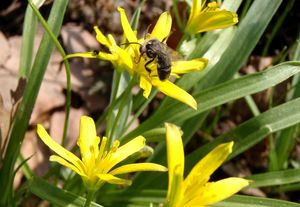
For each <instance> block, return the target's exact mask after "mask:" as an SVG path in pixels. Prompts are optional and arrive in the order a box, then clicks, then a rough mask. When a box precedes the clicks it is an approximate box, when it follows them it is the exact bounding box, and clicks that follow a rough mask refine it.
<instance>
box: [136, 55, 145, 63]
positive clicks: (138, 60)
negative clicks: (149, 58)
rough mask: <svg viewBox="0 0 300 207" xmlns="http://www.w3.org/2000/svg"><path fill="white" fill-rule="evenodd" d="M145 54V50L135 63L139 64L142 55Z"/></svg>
mask: <svg viewBox="0 0 300 207" xmlns="http://www.w3.org/2000/svg"><path fill="white" fill-rule="evenodd" d="M144 54H145V52H141V54H140V57H139V59H138V61H137V62H135V61H134V62H135V64H138V63H139V62H140V61H141V58H142V56H143V55H144Z"/></svg>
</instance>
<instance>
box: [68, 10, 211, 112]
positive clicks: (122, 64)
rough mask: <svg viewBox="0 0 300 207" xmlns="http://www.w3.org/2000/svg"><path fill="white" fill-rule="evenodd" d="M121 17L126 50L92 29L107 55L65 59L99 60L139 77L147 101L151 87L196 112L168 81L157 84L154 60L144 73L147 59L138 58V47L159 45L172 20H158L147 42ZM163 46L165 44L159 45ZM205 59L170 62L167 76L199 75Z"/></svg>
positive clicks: (191, 100)
mask: <svg viewBox="0 0 300 207" xmlns="http://www.w3.org/2000/svg"><path fill="white" fill-rule="evenodd" d="M118 10H119V12H120V16H121V24H122V27H123V30H124V34H125V37H126V39H127V40H128V42H129V44H126V43H125V45H127V47H126V48H123V46H122V47H119V46H118V45H117V44H116V41H115V40H114V38H113V37H112V35H108V36H107V37H105V36H104V35H103V33H102V32H101V31H100V30H99V29H98V28H97V27H94V30H95V32H96V39H97V40H98V42H99V43H100V44H102V45H104V46H105V47H107V48H108V49H109V53H106V52H87V53H77V54H70V55H67V56H66V58H71V57H87V58H99V59H103V60H108V61H110V62H112V64H113V65H114V67H115V68H116V69H125V70H127V71H128V72H129V73H130V74H131V75H137V76H138V77H139V85H140V87H141V88H142V89H143V90H144V93H143V95H144V97H145V98H148V96H149V94H150V92H151V89H152V86H154V87H156V88H157V89H158V90H159V91H161V92H162V93H164V94H166V95H167V96H170V97H172V98H174V99H177V100H179V101H181V102H183V103H185V104H187V105H189V106H190V107H192V108H194V109H196V108H197V102H196V101H195V99H194V98H193V97H192V96H191V95H190V94H189V93H187V92H186V91H184V90H183V89H181V88H180V87H178V86H177V85H175V84H174V83H172V82H171V81H170V80H169V79H166V80H160V79H159V77H158V73H157V58H155V60H154V61H153V62H152V63H150V64H149V65H148V66H147V67H148V68H149V70H150V71H147V70H146V66H145V65H146V63H147V62H148V61H149V60H150V58H149V57H147V56H146V55H143V57H141V53H140V47H141V46H142V45H143V44H145V43H146V42H147V41H149V40H151V39H156V40H158V41H160V42H162V41H163V40H165V39H166V38H167V37H168V36H169V34H170V31H171V25H172V19H171V16H170V14H169V13H167V12H164V13H163V14H161V16H160V18H159V19H158V21H157V23H156V25H155V27H154V29H153V31H152V32H151V33H150V34H147V35H145V36H146V38H141V39H138V38H137V37H136V32H134V31H133V30H132V29H131V26H130V24H129V22H128V19H127V17H126V14H125V11H124V9H122V8H118ZM162 44H165V43H162ZM207 62H208V61H207V59H205V58H197V59H193V60H180V61H172V60H171V73H170V75H171V76H173V77H175V78H178V77H179V76H180V75H181V74H185V73H189V72H192V71H199V70H202V69H204V68H205V67H206V65H207Z"/></svg>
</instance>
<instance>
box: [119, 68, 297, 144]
mask: <svg viewBox="0 0 300 207" xmlns="http://www.w3.org/2000/svg"><path fill="white" fill-rule="evenodd" d="M299 71H300V63H299V62H286V63H283V64H279V65H277V66H274V67H271V68H270V69H268V70H265V71H263V72H260V73H255V74H251V75H247V76H243V77H241V78H238V79H234V80H230V81H227V82H225V83H223V84H219V85H217V86H215V87H211V88H208V89H206V90H203V91H201V92H199V93H198V94H196V95H194V98H195V99H196V101H197V102H198V103H199V106H198V109H197V111H195V110H192V109H190V108H188V107H186V106H185V105H183V104H181V103H178V102H173V103H171V104H170V105H169V107H170V108H172V109H176V113H175V112H174V110H171V109H170V110H165V111H160V112H156V113H155V114H153V115H152V116H151V117H149V118H148V119H147V120H146V121H145V122H143V124H141V125H140V126H139V127H138V128H137V129H135V130H134V131H132V132H131V133H129V134H127V135H126V136H125V137H124V138H123V139H124V140H128V139H129V138H132V137H135V136H138V135H139V134H142V133H144V132H145V131H147V130H150V129H153V128H155V127H156V126H160V125H162V124H163V123H164V122H172V123H175V124H181V123H182V122H183V121H185V120H187V119H189V118H191V117H194V116H196V115H198V114H200V113H202V112H205V111H207V110H209V109H212V108H213V107H216V106H219V105H221V104H224V103H227V102H229V101H232V100H236V99H238V98H241V97H244V96H246V95H250V94H253V93H257V92H259V91H262V90H264V89H267V88H269V87H272V86H274V85H276V84H278V83H280V82H282V81H284V80H286V79H288V78H289V77H291V76H293V75H294V74H296V73H298V72H299ZM124 140H122V141H124Z"/></svg>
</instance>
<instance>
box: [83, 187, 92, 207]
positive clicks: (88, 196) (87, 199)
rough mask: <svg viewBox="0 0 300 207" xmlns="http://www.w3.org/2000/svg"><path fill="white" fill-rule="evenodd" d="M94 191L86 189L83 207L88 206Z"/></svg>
mask: <svg viewBox="0 0 300 207" xmlns="http://www.w3.org/2000/svg"><path fill="white" fill-rule="evenodd" d="M94 195H95V191H94V190H88V192H87V196H86V201H85V204H84V207H89V206H90V205H91V203H92V201H93V199H94Z"/></svg>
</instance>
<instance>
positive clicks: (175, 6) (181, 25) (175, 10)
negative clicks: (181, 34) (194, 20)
mask: <svg viewBox="0 0 300 207" xmlns="http://www.w3.org/2000/svg"><path fill="white" fill-rule="evenodd" d="M173 12H174V15H175V19H176V23H177V25H178V27H179V29H180V31H183V24H182V21H181V19H180V15H179V11H178V2H177V0H173Z"/></svg>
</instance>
